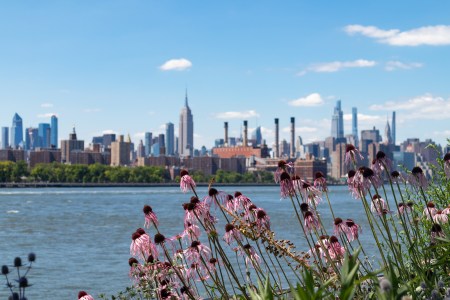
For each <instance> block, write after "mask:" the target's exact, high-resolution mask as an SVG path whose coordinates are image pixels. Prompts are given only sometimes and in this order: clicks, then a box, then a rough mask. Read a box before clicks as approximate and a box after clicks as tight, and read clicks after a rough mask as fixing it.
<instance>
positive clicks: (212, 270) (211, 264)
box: [206, 257, 219, 274]
mask: <svg viewBox="0 0 450 300" xmlns="http://www.w3.org/2000/svg"><path fill="white" fill-rule="evenodd" d="M218 263H219V261H218V260H217V258H214V257H211V258H210V259H209V261H208V262H207V263H206V267H207V268H208V270H209V272H210V273H211V274H214V273H215V272H216V269H217V264H218Z"/></svg>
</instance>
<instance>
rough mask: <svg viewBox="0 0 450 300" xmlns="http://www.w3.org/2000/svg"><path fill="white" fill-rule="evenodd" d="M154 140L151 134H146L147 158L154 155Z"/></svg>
mask: <svg viewBox="0 0 450 300" xmlns="http://www.w3.org/2000/svg"><path fill="white" fill-rule="evenodd" d="M152 139H153V135H152V133H151V132H146V133H145V144H144V146H145V156H150V154H152Z"/></svg>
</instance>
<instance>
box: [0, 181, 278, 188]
mask: <svg viewBox="0 0 450 300" xmlns="http://www.w3.org/2000/svg"><path fill="white" fill-rule="evenodd" d="M208 185H209V183H197V186H199V187H205V186H208ZM172 186H173V187H177V186H180V184H179V183H176V182H167V183H91V182H89V183H76V182H75V183H68V182H2V183H0V189H1V188H98V187H105V188H108V187H114V188H117V187H172ZM214 186H278V184H276V183H214Z"/></svg>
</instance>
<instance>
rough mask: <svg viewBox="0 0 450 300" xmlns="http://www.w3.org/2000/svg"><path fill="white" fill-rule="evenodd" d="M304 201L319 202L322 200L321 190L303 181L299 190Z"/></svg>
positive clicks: (315, 203)
mask: <svg viewBox="0 0 450 300" xmlns="http://www.w3.org/2000/svg"><path fill="white" fill-rule="evenodd" d="M299 192H300V193H301V195H302V198H303V200H304V201H306V202H308V203H314V205H317V204H319V203H320V202H321V201H322V198H321V196H322V192H321V191H319V190H318V189H316V188H315V187H313V186H312V185H311V184H310V183H309V182H307V181H303V182H302V185H301V188H300V191H299Z"/></svg>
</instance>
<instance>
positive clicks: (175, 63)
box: [159, 58, 192, 71]
mask: <svg viewBox="0 0 450 300" xmlns="http://www.w3.org/2000/svg"><path fill="white" fill-rule="evenodd" d="M190 67H192V63H191V62H190V61H189V60H187V59H185V58H177V59H170V60H168V61H166V62H165V63H164V64H162V65H161V66H160V67H159V69H160V70H162V71H172V70H175V71H184V70H187V69H189V68H190Z"/></svg>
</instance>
